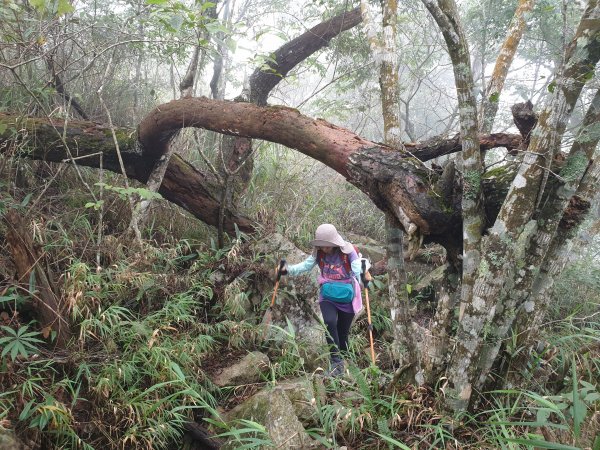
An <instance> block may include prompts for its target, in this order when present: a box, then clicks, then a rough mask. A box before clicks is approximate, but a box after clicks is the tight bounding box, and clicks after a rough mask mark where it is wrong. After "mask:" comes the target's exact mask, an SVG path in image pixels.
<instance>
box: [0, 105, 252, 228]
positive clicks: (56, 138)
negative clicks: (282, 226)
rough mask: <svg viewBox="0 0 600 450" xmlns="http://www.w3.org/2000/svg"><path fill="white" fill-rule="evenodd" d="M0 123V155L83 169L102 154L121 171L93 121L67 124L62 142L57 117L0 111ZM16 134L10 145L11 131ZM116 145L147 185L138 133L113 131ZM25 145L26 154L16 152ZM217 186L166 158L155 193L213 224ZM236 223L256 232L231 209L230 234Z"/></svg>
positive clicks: (130, 171)
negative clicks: (71, 164)
mask: <svg viewBox="0 0 600 450" xmlns="http://www.w3.org/2000/svg"><path fill="white" fill-rule="evenodd" d="M0 124H2V125H5V126H6V130H4V132H2V133H0V153H5V154H9V155H10V154H13V153H16V154H17V155H19V156H27V157H30V158H33V159H42V160H45V161H49V162H59V163H63V162H69V161H70V158H69V155H70V154H72V156H73V157H74V158H77V159H76V162H77V164H80V165H82V166H88V167H94V168H99V167H100V153H102V155H103V160H102V163H103V168H104V169H106V170H110V171H112V172H115V173H119V174H120V173H121V168H120V166H119V161H118V158H117V154H116V151H115V148H114V143H113V140H112V136H111V132H110V130H109V129H108V128H107V127H103V126H101V125H98V124H97V123H93V122H80V121H73V120H71V121H69V122H68V125H67V126H66V140H65V141H63V140H62V138H61V135H62V131H63V128H64V127H65V124H64V121H63V120H60V119H52V122H49V121H48V120H47V119H39V118H23V117H19V116H10V115H7V114H4V113H0ZM16 130H19V134H18V138H19V141H18V142H17V144H18V145H13V144H14V133H15V132H16ZM116 132H117V137H118V139H119V147H120V149H121V155H122V157H123V163H124V166H125V171H126V174H127V176H128V177H129V178H132V179H135V180H138V181H139V182H141V183H146V182H147V181H148V177H149V176H150V173H151V171H152V168H153V167H154V163H155V161H156V159H155V158H152V157H148V156H146V155H144V154H143V153H142V152H141V149H140V147H139V144H138V142H137V135H136V134H135V132H134V131H132V130H130V129H117V130H116ZM21 146H24V148H26V149H27V152H25V153H22V154H20V153H17V151H18V149H19V148H20V147H21ZM218 191H219V188H218V185H217V184H216V182H215V180H214V179H212V178H210V177H208V176H207V175H205V174H204V173H202V172H200V171H199V170H197V169H196V168H195V167H193V166H192V165H191V164H190V163H188V162H186V161H184V160H183V159H182V158H181V157H180V156H179V155H177V154H175V155H173V157H172V158H171V161H170V163H169V166H168V167H167V171H166V173H165V176H164V178H163V183H162V185H161V187H160V189H159V191H158V192H159V193H160V194H161V195H162V196H163V197H164V198H165V199H166V200H169V201H171V202H173V203H175V204H176V205H179V206H181V207H182V208H184V209H185V210H187V211H189V212H190V213H191V214H192V215H194V216H195V217H197V218H198V219H200V220H202V221H203V222H205V223H207V224H209V225H212V226H217V222H216V218H217V217H218V210H219V197H218V196H217V195H216V194H215V192H216V193H218ZM235 225H237V226H238V228H239V229H240V230H241V231H243V232H245V233H252V232H253V231H254V230H255V226H256V224H255V222H253V221H252V220H251V219H250V218H248V217H245V216H243V215H240V214H239V213H238V212H236V211H232V210H227V211H226V214H225V230H226V231H227V232H228V233H231V234H235Z"/></svg>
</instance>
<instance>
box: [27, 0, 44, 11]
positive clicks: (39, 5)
mask: <svg viewBox="0 0 600 450" xmlns="http://www.w3.org/2000/svg"><path fill="white" fill-rule="evenodd" d="M29 4H30V5H31V6H33V7H34V8H35V9H37V10H38V11H40V12H44V11H46V1H45V0H29Z"/></svg>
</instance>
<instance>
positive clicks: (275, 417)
mask: <svg viewBox="0 0 600 450" xmlns="http://www.w3.org/2000/svg"><path fill="white" fill-rule="evenodd" d="M224 419H225V421H226V422H228V423H229V425H231V426H232V427H235V426H236V423H235V421H236V420H240V419H245V420H250V421H253V422H256V423H259V424H261V425H263V426H264V427H265V429H266V432H267V434H268V437H269V438H270V439H271V441H272V442H273V446H274V448H285V449H289V450H292V449H297V450H300V449H311V448H318V446H317V443H316V442H315V441H313V440H312V439H311V438H310V436H308V434H307V433H306V430H305V429H304V426H303V425H302V423H301V422H300V420H299V419H298V417H297V416H296V413H295V409H294V405H293V403H292V401H291V400H290V399H289V397H288V396H287V394H286V392H285V390H283V389H281V388H278V387H276V388H271V389H264V390H262V391H260V392H259V393H258V394H256V395H254V396H252V397H251V398H249V399H248V400H246V401H245V402H244V403H242V404H241V405H238V406H236V407H235V408H234V409H232V410H231V411H229V412H228V413H225V414H224ZM258 437H260V438H264V436H258ZM239 445H240V442H239V441H236V440H234V439H231V440H230V441H228V442H227V443H226V444H225V445H224V446H223V447H221V448H222V449H223V450H234V449H236V448H239Z"/></svg>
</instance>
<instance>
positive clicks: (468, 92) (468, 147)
mask: <svg viewBox="0 0 600 450" xmlns="http://www.w3.org/2000/svg"><path fill="white" fill-rule="evenodd" d="M423 2H424V3H425V6H426V7H427V9H429V11H430V12H431V15H432V16H433V17H434V19H435V20H436V22H437V23H438V26H439V27H440V29H441V31H442V34H443V35H444V40H445V41H446V45H447V46H448V53H449V54H450V59H451V60H452V67H453V69H454V82H455V84H456V92H457V95H458V106H459V111H460V128H461V137H462V148H463V151H462V153H461V158H460V159H459V172H461V181H462V187H463V192H462V202H461V203H462V215H463V226H462V231H463V253H462V292H461V307H460V313H459V321H460V320H461V319H462V316H463V313H464V310H465V307H466V306H467V305H468V304H470V303H471V302H472V301H473V288H474V284H475V279H476V273H477V267H478V266H479V262H480V259H481V248H480V245H481V231H482V229H483V225H484V210H483V191H482V187H481V174H482V173H483V163H482V158H481V151H480V148H479V138H478V125H477V106H476V100H475V97H474V95H473V90H474V83H473V74H472V72H471V60H470V57H469V49H468V46H467V42H466V39H465V36H464V32H463V30H462V27H461V25H460V21H459V18H458V11H457V9H456V4H455V3H454V1H453V0H438V2H437V4H436V3H434V1H433V0H423ZM459 345H460V344H459ZM457 375H459V376H461V375H462V374H459V373H457Z"/></svg>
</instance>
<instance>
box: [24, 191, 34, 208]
mask: <svg viewBox="0 0 600 450" xmlns="http://www.w3.org/2000/svg"><path fill="white" fill-rule="evenodd" d="M31 196H32V194H31V193H30V194H27V195H26V196H25V198H24V199H23V201H22V202H21V207H23V208H24V207H25V206H27V203H29V200H31Z"/></svg>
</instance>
